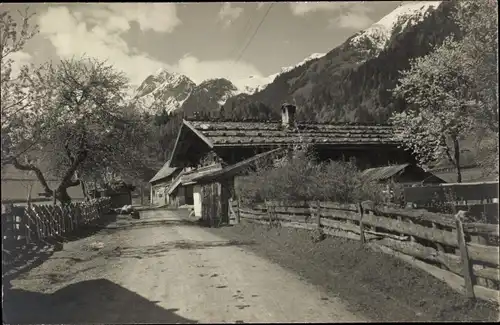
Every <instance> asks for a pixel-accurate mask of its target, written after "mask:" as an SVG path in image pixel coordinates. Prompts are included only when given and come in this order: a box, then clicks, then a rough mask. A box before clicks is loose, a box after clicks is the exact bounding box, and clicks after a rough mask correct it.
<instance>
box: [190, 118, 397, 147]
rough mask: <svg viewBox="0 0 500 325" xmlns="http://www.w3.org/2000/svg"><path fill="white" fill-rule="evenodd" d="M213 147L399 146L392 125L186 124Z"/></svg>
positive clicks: (203, 122)
mask: <svg viewBox="0 0 500 325" xmlns="http://www.w3.org/2000/svg"><path fill="white" fill-rule="evenodd" d="M184 123H186V124H187V125H189V126H190V127H191V128H192V129H195V130H196V131H197V132H199V133H200V134H202V135H203V137H204V138H205V139H207V140H208V141H210V142H211V143H212V144H213V146H254V145H287V144H293V143H297V142H303V143H310V144H327V145H376V144H378V145H380V144H387V145H399V144H400V141H399V140H398V139H396V137H395V130H394V128H393V127H392V126H390V125H355V124H300V123H299V124H297V125H296V127H295V128H293V129H288V130H286V129H283V127H282V126H281V123H279V122H226V121H184Z"/></svg>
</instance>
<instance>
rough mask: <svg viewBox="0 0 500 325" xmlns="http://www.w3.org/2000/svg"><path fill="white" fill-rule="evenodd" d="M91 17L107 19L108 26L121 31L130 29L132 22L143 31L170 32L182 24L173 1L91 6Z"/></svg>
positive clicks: (100, 19) (88, 12)
mask: <svg viewBox="0 0 500 325" xmlns="http://www.w3.org/2000/svg"><path fill="white" fill-rule="evenodd" d="M89 8H90V9H88V10H87V14H88V15H89V16H90V18H91V19H92V18H93V19H94V21H95V20H97V21H102V20H106V27H107V28H110V29H116V30H120V31H127V30H129V29H130V24H129V23H130V22H133V21H135V22H136V23H137V24H139V28H140V29H141V30H142V31H148V30H152V31H155V32H158V33H170V32H172V31H173V30H174V29H175V27H177V26H178V25H180V24H181V21H180V19H179V18H178V17H177V9H176V6H175V4H173V3H108V4H99V5H98V6H92V7H89Z"/></svg>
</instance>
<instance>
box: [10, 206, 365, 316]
mask: <svg viewBox="0 0 500 325" xmlns="http://www.w3.org/2000/svg"><path fill="white" fill-rule="evenodd" d="M141 215H142V216H141V220H133V219H130V218H129V217H119V220H118V221H117V222H114V223H112V224H110V225H108V226H107V228H106V229H104V230H102V231H100V232H99V233H97V234H96V235H93V236H92V237H89V238H84V239H80V240H77V241H74V242H70V243H66V244H65V246H64V249H63V250H62V251H59V252H56V253H54V254H53V255H52V256H51V257H50V258H49V259H48V260H47V261H45V262H44V263H43V264H42V265H40V266H38V267H37V268H35V269H33V270H31V271H29V272H27V273H25V274H22V275H21V276H19V277H18V278H17V279H14V280H12V281H11V285H12V289H11V290H10V292H9V293H8V295H6V300H5V301H4V321H7V322H10V323H28V322H31V323H78V322H87V323H91V322H92V323H94V322H95V323H97V322H99V323H124V322H126V323H130V322H148V323H154V322H157V323H159V322H163V323H165V322H167V323H194V322H204V323H206V322H231V323H235V322H350V321H366V319H363V318H362V317H361V316H358V315H354V314H352V313H351V312H349V311H348V310H347V306H345V305H344V304H343V302H342V301H340V300H339V299H338V298H336V297H333V296H327V295H326V294H325V293H323V292H322V291H320V290H319V289H318V288H316V287H315V286H313V285H311V284H308V283H306V282H304V281H302V280H301V279H300V278H299V277H298V276H297V275H295V274H294V273H291V272H290V271H287V270H285V269H283V268H281V267H280V266H278V265H277V264H274V263H272V262H269V261H268V260H266V259H264V258H261V257H258V256H257V255H255V254H254V253H252V252H250V250H249V249H248V245H252V243H251V242H235V241H228V240H224V239H222V238H221V237H218V236H217V235H214V234H212V233H210V232H208V231H207V230H204V229H203V228H199V227H197V226H193V225H189V224H186V223H184V222H182V221H180V218H179V217H178V214H177V213H176V212H174V211H143V212H141Z"/></svg>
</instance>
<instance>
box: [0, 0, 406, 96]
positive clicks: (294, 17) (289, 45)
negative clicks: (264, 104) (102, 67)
mask: <svg viewBox="0 0 500 325" xmlns="http://www.w3.org/2000/svg"><path fill="white" fill-rule="evenodd" d="M400 3H401V2H399V1H397V2H394V1H392V2H389V1H387V2H378V1H377V2H376V1H374V2H371V1H370V2H364V1H359V2H281V3H270V2H233V3H231V2H226V3H223V2H212V3H33V4H29V9H30V12H34V13H36V15H35V16H34V18H33V21H34V22H36V23H37V24H38V29H39V33H38V34H37V35H36V36H35V37H34V38H33V39H32V40H30V41H29V42H28V43H27V44H26V46H25V48H24V49H23V51H22V52H18V53H15V56H14V57H13V58H14V59H15V61H16V64H24V63H33V64H35V65H37V64H42V63H44V62H46V61H49V60H52V61H57V60H59V59H68V58H72V57H79V56H82V55H86V56H90V57H96V58H99V59H101V60H108V62H109V63H111V64H113V65H114V67H115V68H116V69H119V70H121V71H123V72H125V74H126V75H127V76H128V77H129V79H130V82H131V84H133V85H139V84H140V83H141V82H142V81H143V80H144V79H145V78H146V77H147V76H148V75H150V74H153V73H155V72H156V71H158V70H159V69H166V70H168V71H171V72H177V73H182V74H184V75H186V76H188V77H189V78H191V79H192V80H193V81H194V82H196V83H200V82H201V81H203V80H206V79H209V78H220V77H223V78H227V79H229V80H231V81H232V82H233V83H235V84H236V85H237V86H238V83H239V82H241V81H242V80H244V79H247V78H248V77H249V76H255V77H264V76H268V75H271V74H273V73H276V72H278V71H279V70H280V69H281V67H286V66H290V65H294V64H296V63H298V62H300V61H302V60H303V59H304V58H306V57H308V56H309V55H310V54H312V53H326V52H328V51H330V50H331V49H333V48H335V47H336V46H338V45H340V44H341V43H342V42H343V41H345V40H346V39H347V38H348V37H350V36H351V35H353V34H355V33H356V32H358V31H360V30H363V29H365V28H367V27H369V26H370V25H372V24H373V23H375V22H377V21H378V20H380V19H381V18H382V17H383V16H385V15H386V14H388V13H389V12H391V11H392V10H393V9H395V8H396V7H397V6H399V5H400ZM26 5H27V4H26V3H23V4H21V3H19V4H13V3H9V4H1V5H0V12H1V11H5V10H9V11H12V12H13V13H14V15H17V13H16V10H18V9H21V10H22V9H23V8H25V7H26ZM259 24H260V28H258V30H257V27H258V26H259ZM254 33H255V36H254V37H253V38H252V36H253V34H254Z"/></svg>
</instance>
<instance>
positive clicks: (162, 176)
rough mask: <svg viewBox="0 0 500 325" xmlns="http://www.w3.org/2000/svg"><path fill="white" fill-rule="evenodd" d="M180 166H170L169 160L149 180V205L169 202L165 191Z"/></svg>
mask: <svg viewBox="0 0 500 325" xmlns="http://www.w3.org/2000/svg"><path fill="white" fill-rule="evenodd" d="M181 171H182V170H181V168H178V167H170V160H169V161H167V162H166V163H165V165H163V167H162V168H161V169H160V170H159V171H158V172H157V173H156V175H155V176H153V178H151V180H150V181H149V183H150V184H151V194H150V195H151V201H150V202H151V205H157V206H163V205H168V204H170V202H169V200H168V195H167V191H168V189H169V187H170V185H171V184H172V181H173V180H174V179H175V178H176V177H177V176H178V175H179V174H180V173H181Z"/></svg>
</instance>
